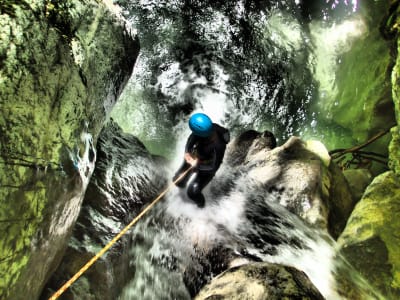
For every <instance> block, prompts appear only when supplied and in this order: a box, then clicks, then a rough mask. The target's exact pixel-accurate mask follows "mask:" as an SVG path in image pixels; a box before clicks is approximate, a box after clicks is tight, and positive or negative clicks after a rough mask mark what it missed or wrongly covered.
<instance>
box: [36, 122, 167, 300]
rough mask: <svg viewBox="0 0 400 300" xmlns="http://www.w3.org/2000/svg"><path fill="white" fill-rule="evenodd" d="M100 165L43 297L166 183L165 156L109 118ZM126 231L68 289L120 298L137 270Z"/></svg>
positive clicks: (102, 136) (70, 293)
mask: <svg viewBox="0 0 400 300" xmlns="http://www.w3.org/2000/svg"><path fill="white" fill-rule="evenodd" d="M97 155H98V156H97V162H96V168H95V170H94V173H93V175H92V178H91V181H90V183H89V185H88V188H87V191H86V195H85V198H84V200H83V205H82V210H81V214H80V216H79V218H78V220H77V223H76V226H75V228H74V231H73V236H72V238H71V240H70V242H69V244H68V249H67V251H66V253H65V256H64V259H63V261H62V263H61V265H60V267H59V268H58V269H57V271H56V272H55V274H54V275H53V277H52V278H51V280H50V282H49V283H48V284H47V286H46V289H45V291H44V293H43V294H42V298H43V299H47V298H48V297H49V296H51V293H53V292H55V290H57V289H58V288H59V287H60V286H61V285H62V284H63V282H65V281H66V280H68V279H69V278H70V277H72V276H73V275H74V274H75V273H76V272H77V271H78V270H79V269H80V268H81V267H82V266H83V265H84V264H85V263H86V261H88V260H90V258H91V257H92V256H94V255H95V254H96V253H97V252H98V251H99V250H100V249H101V248H102V247H104V246H105V245H106V244H107V243H108V242H109V241H111V240H112V239H113V237H114V236H115V235H117V234H118V233H119V231H121V230H122V229H123V228H124V227H125V226H126V225H127V224H129V223H130V222H131V219H133V218H134V217H135V216H137V215H138V214H139V212H140V210H141V209H142V208H143V206H144V205H145V204H148V203H149V202H150V201H151V200H152V199H153V198H155V197H156V196H157V194H158V193H159V192H160V191H161V190H162V189H163V187H165V186H166V183H167V181H166V178H165V175H166V174H167V173H166V171H165V160H163V159H161V158H160V157H154V156H151V155H150V154H149V152H148V151H147V150H146V148H144V146H143V144H142V143H141V142H140V141H139V140H138V139H137V138H135V137H133V136H132V135H129V134H124V133H122V131H121V129H120V128H119V127H118V125H116V124H115V123H114V122H112V121H111V122H108V123H107V124H106V127H105V128H104V129H103V130H102V132H101V133H100V137H99V140H98V144H97ZM132 247H133V244H132V236H131V234H130V233H129V232H128V234H127V235H126V236H124V237H123V238H122V239H121V240H120V241H118V242H117V243H116V244H115V245H114V246H113V247H112V248H111V249H110V250H109V251H108V252H107V253H106V254H105V255H104V256H103V257H102V258H101V259H100V260H99V261H98V262H97V263H96V264H95V265H94V266H93V267H92V268H91V269H89V270H88V271H87V272H86V273H85V274H84V275H83V276H82V278H81V279H80V280H79V281H78V282H76V283H75V284H74V285H73V286H72V287H71V288H70V289H69V290H68V291H67V292H66V295H65V296H66V297H73V298H78V299H110V300H111V299H116V298H117V296H118V295H119V293H120V292H121V290H122V287H123V286H124V285H125V284H126V282H127V281H129V280H130V279H131V278H132V277H133V276H134V274H135V271H134V270H135V266H133V265H132V264H131V263H130V255H129V253H130V249H131V248H132Z"/></svg>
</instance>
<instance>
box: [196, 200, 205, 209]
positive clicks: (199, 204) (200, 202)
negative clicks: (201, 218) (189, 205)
mask: <svg viewBox="0 0 400 300" xmlns="http://www.w3.org/2000/svg"><path fill="white" fill-rule="evenodd" d="M196 204H197V207H198V208H204V206H205V204H206V203H205V201H204V200H203V201H197V202H196Z"/></svg>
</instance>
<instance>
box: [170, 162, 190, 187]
mask: <svg viewBox="0 0 400 300" xmlns="http://www.w3.org/2000/svg"><path fill="white" fill-rule="evenodd" d="M189 167H190V164H188V163H187V162H186V161H184V162H183V163H182V165H181V166H180V168H179V169H178V171H176V173H175V175H174V177H172V181H175V180H176V179H178V177H179V176H181V175H182V173H183V172H185V171H186V170H187V169H189ZM191 175H192V172H189V173H187V174H186V176H185V177H183V178H182V179H181V180H180V181H178V182H177V183H175V185H176V186H177V187H180V188H183V187H185V186H186V183H187V182H188V180H189V178H190V176H191Z"/></svg>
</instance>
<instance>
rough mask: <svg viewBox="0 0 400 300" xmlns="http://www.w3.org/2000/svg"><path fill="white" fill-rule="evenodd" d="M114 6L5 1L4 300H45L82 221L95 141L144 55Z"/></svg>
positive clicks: (0, 209)
mask: <svg viewBox="0 0 400 300" xmlns="http://www.w3.org/2000/svg"><path fill="white" fill-rule="evenodd" d="M3 2H4V1H3ZM112 8H113V7H112V6H110V5H109V4H106V1H95V0H87V1H61V2H60V1H39V0H35V1H6V2H5V3H2V4H1V7H0V36H1V44H0V99H1V100H0V110H1V111H2V114H1V116H0V162H1V163H0V181H1V189H0V197H1V199H2V201H1V203H0V230H1V232H2V235H1V238H0V274H1V276H0V278H1V279H0V298H2V299H26V295H29V298H30V299H36V298H37V297H38V295H39V293H40V291H41V289H42V287H43V285H44V283H45V282H46V280H47V279H48V277H49V276H50V274H51V272H52V271H53V270H54V269H55V267H56V266H57V264H58V263H59V261H60V259H61V257H62V254H63V252H64V249H65V246H66V239H67V238H68V237H69V235H70V233H71V229H72V227H73V225H74V223H75V221H76V218H77V216H78V213H79V210H80V206H81V202H82V199H83V194H84V192H85V189H86V186H87V183H88V181H89V178H90V175H91V172H92V171H93V167H94V161H95V157H96V154H95V151H94V144H95V143H96V140H97V136H98V134H99V132H100V130H101V128H102V126H103V123H104V121H105V119H106V118H107V114H108V113H109V111H110V109H111V108H112V106H113V104H114V103H115V101H116V99H117V97H118V96H119V94H120V92H121V90H122V88H123V87H124V85H125V83H126V81H127V80H128V78H129V77H130V75H131V73H132V69H133V65H134V62H135V60H136V57H137V54H138V49H139V44H138V42H137V40H136V38H134V37H133V36H132V35H131V34H130V33H129V32H128V31H127V29H126V26H125V24H124V22H123V20H122V19H121V18H120V17H119V16H118V15H117V14H116V12H112V11H111V9H112ZM32 274H34V276H32Z"/></svg>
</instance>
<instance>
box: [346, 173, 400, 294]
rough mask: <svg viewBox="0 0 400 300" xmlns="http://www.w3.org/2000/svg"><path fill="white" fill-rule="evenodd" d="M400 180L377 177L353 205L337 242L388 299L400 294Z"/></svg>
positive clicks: (388, 174) (351, 260)
mask: <svg viewBox="0 0 400 300" xmlns="http://www.w3.org/2000/svg"><path fill="white" fill-rule="evenodd" d="M399 211H400V180H399V178H398V177H397V175H395V174H394V173H393V172H386V173H384V174H382V175H379V176H378V177H376V178H375V179H374V180H373V182H372V183H371V184H370V186H369V187H368V188H367V190H366V191H365V193H364V195H363V197H362V199H361V201H360V202H359V203H358V204H357V205H356V207H355V208H354V211H353V213H352V214H351V217H350V219H349V221H348V224H347V226H346V229H345V230H344V232H343V234H342V235H341V236H340V238H339V240H338V242H339V245H340V253H341V254H343V255H344V256H345V257H346V258H347V260H348V261H349V262H350V263H351V264H352V265H353V266H354V267H355V268H356V269H357V270H358V271H359V272H360V273H361V274H362V275H363V276H364V277H365V278H366V279H367V280H368V281H369V282H370V284H371V285H372V286H374V287H375V288H376V289H377V290H379V291H380V292H381V293H382V294H383V295H384V296H385V297H387V299H398V298H399V297H400V255H399V245H400V237H399V236H398V234H397V233H398V232H399V228H400V221H399Z"/></svg>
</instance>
